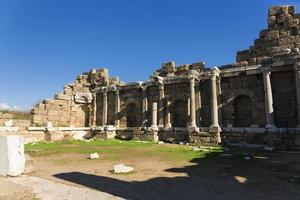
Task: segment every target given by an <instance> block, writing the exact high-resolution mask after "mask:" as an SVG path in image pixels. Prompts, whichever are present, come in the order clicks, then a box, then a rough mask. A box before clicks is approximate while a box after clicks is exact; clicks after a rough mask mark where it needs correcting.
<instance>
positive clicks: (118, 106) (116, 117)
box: [115, 90, 120, 127]
mask: <svg viewBox="0 0 300 200" xmlns="http://www.w3.org/2000/svg"><path fill="white" fill-rule="evenodd" d="M119 112H120V94H119V91H118V90H117V91H116V95H115V127H119V126H120V120H119V116H118V114H119Z"/></svg>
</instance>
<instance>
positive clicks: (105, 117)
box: [102, 90, 107, 126]
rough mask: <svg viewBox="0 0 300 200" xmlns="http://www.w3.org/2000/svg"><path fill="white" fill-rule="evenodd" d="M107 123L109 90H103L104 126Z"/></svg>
mask: <svg viewBox="0 0 300 200" xmlns="http://www.w3.org/2000/svg"><path fill="white" fill-rule="evenodd" d="M106 125H107V91H106V90H105V91H103V116H102V126H106Z"/></svg>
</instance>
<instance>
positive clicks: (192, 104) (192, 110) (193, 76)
mask: <svg viewBox="0 0 300 200" xmlns="http://www.w3.org/2000/svg"><path fill="white" fill-rule="evenodd" d="M198 77H199V74H198V72H197V71H195V70H190V71H189V94H190V96H189V101H188V110H189V111H188V114H189V115H190V121H189V123H188V125H187V126H188V127H189V128H196V127H197V125H196V123H197V119H196V116H197V113H196V110H197V109H196V102H197V107H201V95H200V91H197V94H196V91H195V85H196V83H195V82H196V80H198ZM218 77H219V69H218V68H213V69H212V70H211V97H212V102H211V121H212V124H211V127H214V128H219V123H218V103H217V78H218ZM156 81H157V83H158V89H159V99H158V108H157V103H156V102H153V103H152V126H156V125H157V121H158V126H159V127H163V126H164V98H165V95H164V84H163V78H162V77H158V78H157V79H156ZM196 99H197V101H196ZM169 107H170V100H169V99H168V100H167V101H166V124H165V127H171V114H170V110H169ZM157 112H158V116H159V119H157V116H156V115H157ZM154 120H155V121H154Z"/></svg>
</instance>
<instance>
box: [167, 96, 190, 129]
mask: <svg viewBox="0 0 300 200" xmlns="http://www.w3.org/2000/svg"><path fill="white" fill-rule="evenodd" d="M171 114H172V126H173V127H186V124H187V102H185V101H183V100H181V99H180V100H177V101H175V102H174V104H173V106H172V110H171Z"/></svg>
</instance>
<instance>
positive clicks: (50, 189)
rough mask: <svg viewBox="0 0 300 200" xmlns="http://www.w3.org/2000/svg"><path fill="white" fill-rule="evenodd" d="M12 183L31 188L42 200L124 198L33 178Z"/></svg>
mask: <svg viewBox="0 0 300 200" xmlns="http://www.w3.org/2000/svg"><path fill="white" fill-rule="evenodd" d="M9 181H10V182H12V183H14V184H18V185H22V186H27V187H30V188H31V189H32V191H33V193H34V194H35V195H36V197H37V198H39V199H41V200H53V199H55V200H68V199H70V200H71V199H72V200H83V199H85V200H94V199H97V200H121V199H123V198H120V197H116V196H113V195H111V194H108V193H105V192H100V191H96V190H92V189H88V188H81V187H76V186H70V185H65V184H62V183H56V182H53V181H49V180H45V179H41V178H38V177H33V176H20V177H15V178H10V179H9Z"/></svg>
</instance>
